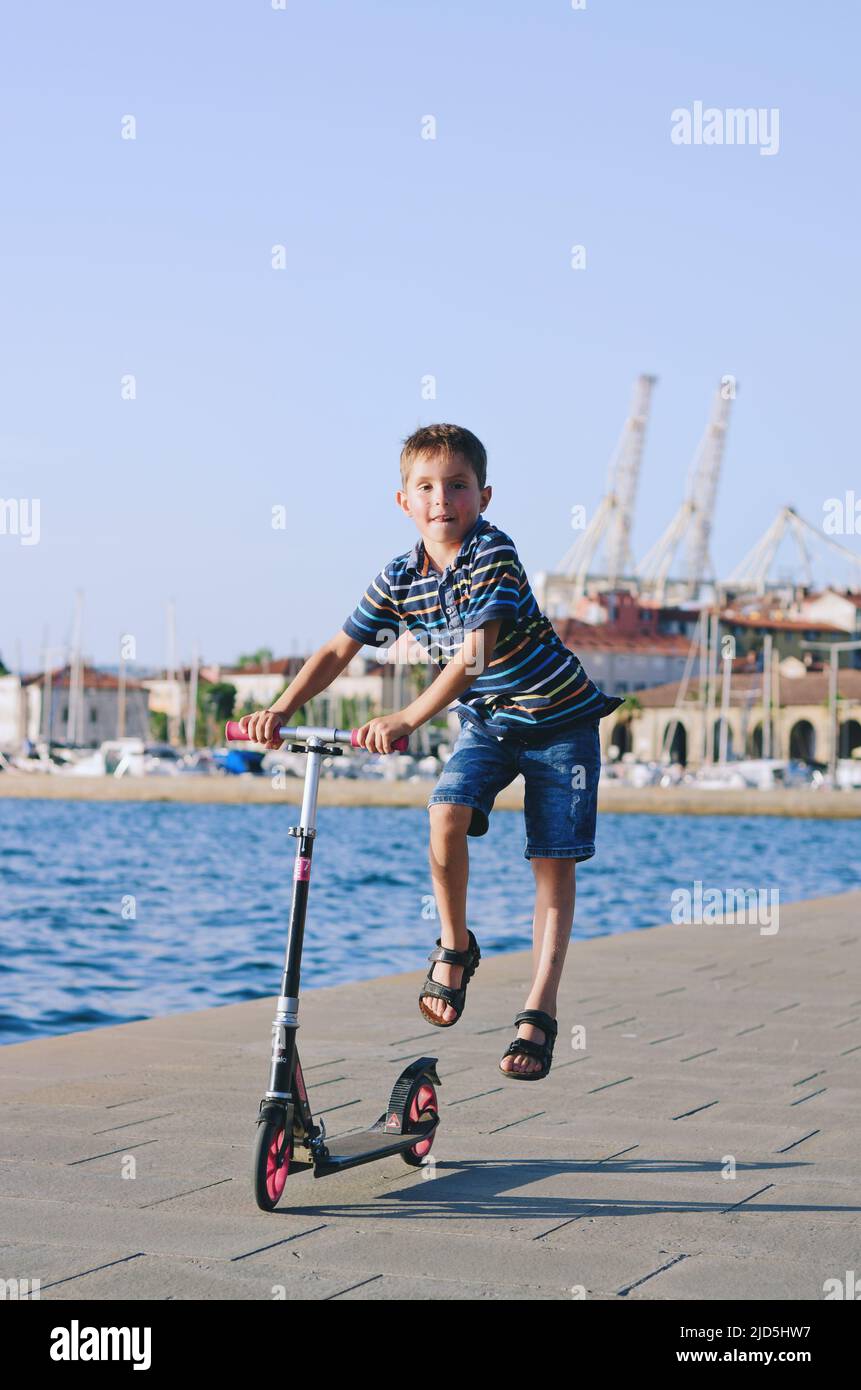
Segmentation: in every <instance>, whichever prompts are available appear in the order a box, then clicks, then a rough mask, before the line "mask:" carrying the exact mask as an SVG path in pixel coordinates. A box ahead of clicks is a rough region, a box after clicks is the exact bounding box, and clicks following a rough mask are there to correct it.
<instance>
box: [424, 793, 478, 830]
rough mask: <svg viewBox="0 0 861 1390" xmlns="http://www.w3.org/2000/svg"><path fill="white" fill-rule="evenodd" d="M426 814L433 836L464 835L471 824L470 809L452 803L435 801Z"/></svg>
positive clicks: (469, 807)
mask: <svg viewBox="0 0 861 1390" xmlns="http://www.w3.org/2000/svg"><path fill="white" fill-rule="evenodd" d="M428 814H429V815H430V822H431V830H432V831H433V833H434V834H440V835H465V834H466V832H467V830H468V829H469V827H470V824H471V822H472V807H471V806H462V805H460V804H458V803H457V802H454V801H435V802H434V803H433V805H432V806H429V807H428Z"/></svg>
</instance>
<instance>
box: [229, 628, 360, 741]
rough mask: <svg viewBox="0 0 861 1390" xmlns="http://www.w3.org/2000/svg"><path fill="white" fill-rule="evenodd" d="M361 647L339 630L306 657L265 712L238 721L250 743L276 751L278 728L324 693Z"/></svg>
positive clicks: (245, 715)
mask: <svg viewBox="0 0 861 1390" xmlns="http://www.w3.org/2000/svg"><path fill="white" fill-rule="evenodd" d="M363 646H364V643H363V642H356V641H355V640H354V639H353V638H352V637H348V636H347V634H346V632H344V631H343V630H341V629H339V630H338V631H337V632H336V633H335V635H334V637H330V639H329V641H328V642H324V644H323V646H322V647H320V649H319V650H318V651H316V652H314V655H313V656H309V658H308V660H307V661H306V662H305V665H304V666H303V667H302V669H301V670H300V671H299V672H297V674H296V675H295V676H294V677H293V680H292V681H291V682H290V684H289V685H288V686H287V689H286V690H285V691H283V693H282V694H281V695H279V696H278V699H277V700H275V701H274V703H273V704H272V705H271V706H270V708H269V709H264V710H256V711H255V712H254V714H244V715H243V716H242V718H241V719H240V721H239V722H240V724H241V725H242V727H243V729H244V730H245V732H246V733H247V734H248V736H249V738H250V739H251V740H252V741H253V742H254V743H262V744H265V746H266V747H267V748H280V747H281V743H282V740H281V739H280V738H278V732H277V731H278V729H279V727H280V726H281V725H282V724H287V723H289V721H290V719H291V718H292V716H293V714H294V713H295V711H296V710H297V709H301V707H302V705H304V704H307V702H308V701H309V700H310V699H313V697H314V696H315V695H319V694H320V691H321V690H326V689H327V688H328V686H330V685H331V684H332V681H333V680H334V679H335V677H336V676H339V675H340V674H341V672H342V671H343V670H344V668H345V666H348V665H349V664H350V662H351V661H352V660H353V657H354V656H355V655H356V653H357V652H360V651H361V650H362V647H363Z"/></svg>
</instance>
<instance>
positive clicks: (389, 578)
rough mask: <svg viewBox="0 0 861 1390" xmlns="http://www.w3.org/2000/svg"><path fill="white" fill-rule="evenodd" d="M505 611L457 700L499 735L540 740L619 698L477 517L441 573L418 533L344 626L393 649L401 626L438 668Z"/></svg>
mask: <svg viewBox="0 0 861 1390" xmlns="http://www.w3.org/2000/svg"><path fill="white" fill-rule="evenodd" d="M491 618H501V619H502V623H501V626H500V629H499V636H498V638H497V643H496V646H495V648H494V650H493V653H492V656H491V657H490V659H489V660H488V659H487V655H486V654H485V660H484V667H485V669H484V671H483V672H482V674H481V675H480V676H477V677H476V680H475V682H474V683H473V684H472V685H471V686H470V687H469V688H468V689H467V690H465V691H464V692H463V694H462V695H461V697H460V699H458V700H455V701H454V702H453V705H452V706H451V708H453V709H454V710H455V712H456V713H457V715H458V717H459V718H460V720H461V723H463V721H464V719H470V720H472V721H473V722H474V723H477V724H480V725H481V726H482V727H483V728H484V729H485V730H486V731H488V732H494V733H496V734H497V737H499V738H503V739H510V740H517V741H520V742H523V743H537V742H544V741H546V740H550V739H552V738H553V736H554V734H556V733H558V734H559V735H560V736H561V735H562V734H564V733H565V732H566V731H567V730H568V729H573V728H575V727H576V726H577V725H582V724H583V723H585V722H588V721H590V720H593V719H603V718H604V716H605V715H608V714H611V713H612V711H613V710H615V709H618V707H619V705H621V704H622V703H623V701H622V699H620V698H619V697H618V696H608V695H605V694H604V693H603V691H601V690H599V689H598V687H597V686H596V685H595V684H594V683H593V682H592V681H591V680H590V679H589V677H588V675H587V674H586V672H585V671H584V669H583V666H582V664H581V662H580V661H579V659H578V658H577V656H576V655H575V654H574V652H572V651H571V650H570V649H569V648H568V647H566V646H565V644H564V642H562V641H561V639H560V638H559V636H558V635H557V633H556V632H555V630H554V628H553V625H552V623H551V622H550V620H549V618H547V617H546V616H545V615H544V613H542V611H541V609H540V608H539V606H538V604H537V602H536V600H535V596H534V594H533V592H532V589H531V588H530V585H529V580H528V579H527V577H526V571H525V570H524V568H523V565H522V564H521V562H520V559H519V557H518V554H517V550H516V548H515V545H514V542H513V540H512V539H511V537H510V536H509V535H506V533H505V531H501V530H500V529H499V527H498V526H494V525H493V524H492V522H489V521H487V520H486V519H485V518H484V517H483V516H479V518H478V520H477V521H476V523H475V525H474V526H472V527H471V529H470V530H469V531H468V532H467V534H466V535H465V536H464V538H463V541H462V542H461V547H460V551H459V552H458V555H457V557H456V559H455V560H454V562H453V563H452V564H450V565H446V567H445V569H444V570H443V571H442V572H440V571H439V570H438V569H436V568H435V567H434V565H433V564H432V562H431V560H430V557H429V556H428V554H427V552H426V551H425V547H424V543H423V542H422V540H421V539H419V540H418V541H416V544H415V545H414V546H413V548H412V550H407V551H405V552H404V553H403V554H402V555H397V556H395V558H394V560H391V561H390V562H389V564H387V565H386V567H385V568H384V569H383V570H381V571H380V573H379V574H378V575H377V577H376V579H373V580H372V581H371V583H370V584H369V586H368V588H367V589H366V590H365V593H364V594H363V595H362V598H361V599H360V601H359V603H358V604H357V606H356V608H355V609H354V610H353V612H352V614H351V615H350V617H349V618H347V620H346V622H345V623H344V625H343V630H344V632H346V633H347V635H348V636H349V637H352V638H353V640H354V641H356V642H362V643H366V644H369V645H371V646H378V647H388V646H391V644H392V642H394V641H396V640H397V638H398V637H399V636H400V634H401V632H402V631H403V628H404V627H407V628H409V630H410V632H411V633H412V634H413V637H414V638H415V639H416V640H417V641H419V642H420V643H421V644H422V646H424V647H425V649H426V651H427V653H428V655H429V656H430V657H431V659H432V660H434V661H435V662H437V664H438V665H439V666H441V667H444V666H445V665H446V663H447V662H448V661H449V660H450V659H451V657H452V656H454V655H455V654H456V653H457V651H458V649H459V648H460V646H461V644H462V642H463V638H464V634H465V633H466V632H469V631H471V630H472V629H473V628H476V627H480V626H481V625H482V623H486V622H488V621H489V620H490V619H491Z"/></svg>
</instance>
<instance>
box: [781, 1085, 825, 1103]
mask: <svg viewBox="0 0 861 1390" xmlns="http://www.w3.org/2000/svg"><path fill="white" fill-rule="evenodd" d="M827 1090H828V1087H827V1086H820V1088H819V1090H818V1091H811V1092H810V1094H809V1095H806V1096H799V1097H798V1100H791V1101H790V1102H789V1104H790V1105H803V1104H804V1102H805V1101H806V1100H813V1098H814V1096H824V1095H825V1092H826V1091H827Z"/></svg>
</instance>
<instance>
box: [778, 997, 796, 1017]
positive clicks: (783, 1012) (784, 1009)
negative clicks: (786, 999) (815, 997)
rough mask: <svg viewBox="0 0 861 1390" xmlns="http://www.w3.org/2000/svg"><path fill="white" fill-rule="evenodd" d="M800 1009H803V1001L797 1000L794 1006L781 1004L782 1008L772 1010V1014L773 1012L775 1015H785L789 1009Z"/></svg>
mask: <svg viewBox="0 0 861 1390" xmlns="http://www.w3.org/2000/svg"><path fill="white" fill-rule="evenodd" d="M800 1008H801V1000H800V999H796V1001H795V1003H794V1004H781V1006H780V1008H779V1009H772V1011H771V1012H772V1013H773V1014H785V1013H786V1011H787V1009H800Z"/></svg>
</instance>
